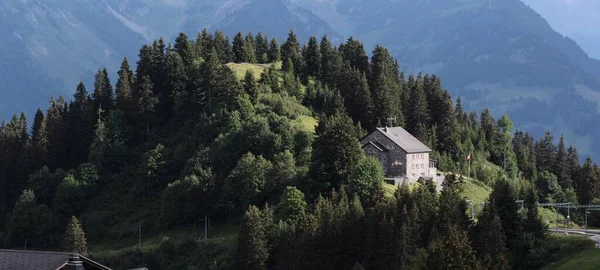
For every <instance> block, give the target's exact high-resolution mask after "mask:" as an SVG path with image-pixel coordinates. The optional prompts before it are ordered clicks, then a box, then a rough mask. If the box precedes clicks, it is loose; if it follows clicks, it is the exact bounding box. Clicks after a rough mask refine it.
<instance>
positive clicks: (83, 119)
mask: <svg viewBox="0 0 600 270" xmlns="http://www.w3.org/2000/svg"><path fill="white" fill-rule="evenodd" d="M69 111H70V112H69V122H70V123H69V129H68V132H69V136H70V137H71V138H74V140H73V141H72V142H71V143H70V144H69V159H70V160H69V166H70V167H73V168H74V167H76V166H77V165H78V164H79V162H81V160H85V159H86V158H87V156H88V150H89V146H90V143H91V142H92V139H93V137H94V133H93V129H94V118H95V115H94V112H93V111H92V102H91V100H90V96H89V94H88V92H87V90H86V88H85V86H84V85H83V82H79V84H78V85H77V90H76V91H75V94H74V97H73V101H72V102H71V104H69Z"/></svg>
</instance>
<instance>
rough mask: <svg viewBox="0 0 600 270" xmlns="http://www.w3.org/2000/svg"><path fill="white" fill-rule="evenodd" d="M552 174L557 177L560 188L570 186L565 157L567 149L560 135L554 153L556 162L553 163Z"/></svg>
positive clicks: (567, 162) (566, 158)
mask: <svg viewBox="0 0 600 270" xmlns="http://www.w3.org/2000/svg"><path fill="white" fill-rule="evenodd" d="M554 164H555V165H554V170H553V173H554V175H556V177H558V183H560V186H561V187H562V188H567V187H570V186H572V182H571V179H570V177H569V161H568V156H567V148H566V146H565V138H564V136H563V135H560V141H559V143H558V149H557V152H556V161H555V162H554Z"/></svg>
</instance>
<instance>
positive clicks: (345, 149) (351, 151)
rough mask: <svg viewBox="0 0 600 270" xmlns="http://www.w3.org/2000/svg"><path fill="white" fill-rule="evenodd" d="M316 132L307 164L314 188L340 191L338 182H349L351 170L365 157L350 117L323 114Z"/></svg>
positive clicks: (341, 114)
mask: <svg viewBox="0 0 600 270" xmlns="http://www.w3.org/2000/svg"><path fill="white" fill-rule="evenodd" d="M316 134H317V138H316V140H315V142H314V145H313V159H312V164H311V166H310V175H311V178H312V179H313V180H314V181H316V183H315V189H316V190H317V191H318V190H321V191H329V190H332V189H334V188H335V189H338V190H339V187H340V185H345V184H347V183H348V182H349V179H350V175H351V174H352V171H353V169H354V168H355V167H356V166H357V165H358V164H359V162H360V160H361V159H362V158H363V156H364V153H363V152H362V150H361V149H360V144H359V142H358V139H357V138H356V132H355V129H354V126H353V125H352V120H351V119H350V118H349V117H348V116H346V115H345V114H344V113H340V112H337V113H335V114H333V115H331V116H325V117H324V118H322V119H321V120H320V121H319V125H318V126H317V129H316Z"/></svg>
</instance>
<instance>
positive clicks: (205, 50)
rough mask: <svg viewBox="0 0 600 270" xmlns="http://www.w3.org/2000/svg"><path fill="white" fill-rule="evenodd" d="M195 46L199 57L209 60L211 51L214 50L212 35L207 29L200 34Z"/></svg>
mask: <svg viewBox="0 0 600 270" xmlns="http://www.w3.org/2000/svg"><path fill="white" fill-rule="evenodd" d="M194 44H195V45H196V48H195V50H196V53H197V54H198V56H200V57H202V58H203V59H207V58H208V55H209V54H210V51H211V50H212V48H213V37H212V34H211V33H209V32H208V30H207V29H206V28H203V29H202V31H201V32H200V33H198V36H197V37H196V42H195V43H194Z"/></svg>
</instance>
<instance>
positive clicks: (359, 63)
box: [340, 37, 370, 74]
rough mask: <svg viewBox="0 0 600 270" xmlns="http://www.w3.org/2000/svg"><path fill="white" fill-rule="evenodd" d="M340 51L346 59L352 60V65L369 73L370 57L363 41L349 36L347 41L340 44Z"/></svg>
mask: <svg viewBox="0 0 600 270" xmlns="http://www.w3.org/2000/svg"><path fill="white" fill-rule="evenodd" d="M340 52H341V54H342V57H343V59H344V61H350V65H351V66H352V67H354V68H356V69H358V70H359V71H360V72H362V73H365V74H369V72H370V66H369V57H368V56H367V53H366V52H365V48H364V45H363V44H362V42H360V41H358V40H355V39H354V38H353V37H349V38H348V39H347V40H346V42H345V43H342V44H341V45H340Z"/></svg>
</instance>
